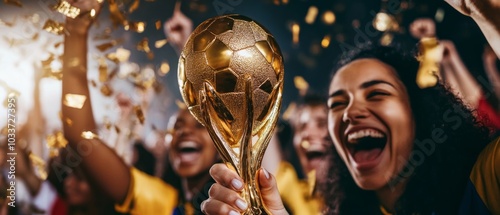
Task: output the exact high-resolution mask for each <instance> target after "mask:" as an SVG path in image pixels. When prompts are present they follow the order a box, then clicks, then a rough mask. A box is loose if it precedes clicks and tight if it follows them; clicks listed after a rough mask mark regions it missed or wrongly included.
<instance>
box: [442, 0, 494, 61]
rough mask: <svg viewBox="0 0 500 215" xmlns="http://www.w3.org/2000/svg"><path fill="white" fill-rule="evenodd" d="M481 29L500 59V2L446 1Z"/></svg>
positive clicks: (474, 0) (489, 0) (486, 0)
mask: <svg viewBox="0 0 500 215" xmlns="http://www.w3.org/2000/svg"><path fill="white" fill-rule="evenodd" d="M445 1H446V2H448V3H449V4H450V5H451V6H452V7H454V8H455V9H457V10H458V11H460V12H461V13H463V14H464V15H466V16H470V17H471V18H472V19H473V20H474V21H475V22H476V23H477V25H478V26H479V28H481V31H482V32H483V34H484V36H485V37H486V39H487V40H488V43H489V44H490V46H491V47H492V48H493V50H494V51H495V53H496V55H497V57H499V58H500V1H498V0H445Z"/></svg>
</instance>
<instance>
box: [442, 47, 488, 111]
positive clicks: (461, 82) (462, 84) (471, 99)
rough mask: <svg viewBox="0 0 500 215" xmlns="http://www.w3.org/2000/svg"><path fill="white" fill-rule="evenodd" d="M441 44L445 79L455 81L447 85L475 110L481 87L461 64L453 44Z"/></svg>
mask: <svg viewBox="0 0 500 215" xmlns="http://www.w3.org/2000/svg"><path fill="white" fill-rule="evenodd" d="M441 43H442V44H443V46H444V50H445V53H444V56H443V61H442V64H443V69H444V70H445V71H444V72H445V73H446V77H450V81H452V80H455V81H456V83H449V84H450V86H451V87H452V88H454V89H455V90H457V91H458V92H459V94H460V95H461V97H462V99H464V101H465V102H466V103H467V104H468V105H470V106H471V107H472V108H474V109H475V108H477V106H478V102H479V98H480V97H481V95H482V90H481V86H480V85H479V83H477V81H476V79H475V78H474V77H473V76H472V75H471V74H470V72H469V70H468V69H467V67H465V65H464V64H463V62H462V59H460V56H459V55H458V52H457V50H456V49H455V45H453V42H451V41H446V40H444V41H441ZM455 81H453V82H455Z"/></svg>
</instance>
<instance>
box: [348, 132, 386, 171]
mask: <svg viewBox="0 0 500 215" xmlns="http://www.w3.org/2000/svg"><path fill="white" fill-rule="evenodd" d="M386 145H387V135H386V134H384V133H383V132H381V131H379V130H376V129H372V128H368V129H362V130H357V131H354V132H350V133H348V134H347V144H346V146H347V150H348V151H349V154H350V155H351V158H352V160H353V161H354V162H355V163H356V164H357V165H356V168H357V169H358V170H360V171H361V170H368V169H371V168H373V167H375V166H376V165H377V164H378V163H379V162H378V161H379V160H378V158H379V157H380V155H381V154H382V151H383V150H384V148H385V146H386Z"/></svg>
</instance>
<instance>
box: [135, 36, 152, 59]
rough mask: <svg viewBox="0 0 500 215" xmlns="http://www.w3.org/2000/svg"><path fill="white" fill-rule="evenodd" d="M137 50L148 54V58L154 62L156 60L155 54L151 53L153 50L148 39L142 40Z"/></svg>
mask: <svg viewBox="0 0 500 215" xmlns="http://www.w3.org/2000/svg"><path fill="white" fill-rule="evenodd" d="M137 50H138V51H143V52H146V54H147V55H148V58H149V59H150V60H152V59H153V58H154V54H153V52H152V51H151V49H150V48H149V40H148V38H144V39H142V40H141V41H140V42H139V43H138V44H137Z"/></svg>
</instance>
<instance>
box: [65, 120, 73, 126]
mask: <svg viewBox="0 0 500 215" xmlns="http://www.w3.org/2000/svg"><path fill="white" fill-rule="evenodd" d="M64 121H65V122H66V124H68V126H69V127H71V126H72V125H73V120H71V119H70V118H66V119H65V120H64Z"/></svg>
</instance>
